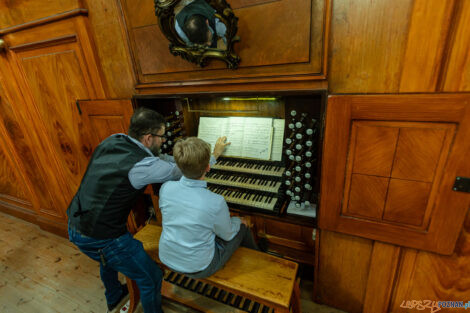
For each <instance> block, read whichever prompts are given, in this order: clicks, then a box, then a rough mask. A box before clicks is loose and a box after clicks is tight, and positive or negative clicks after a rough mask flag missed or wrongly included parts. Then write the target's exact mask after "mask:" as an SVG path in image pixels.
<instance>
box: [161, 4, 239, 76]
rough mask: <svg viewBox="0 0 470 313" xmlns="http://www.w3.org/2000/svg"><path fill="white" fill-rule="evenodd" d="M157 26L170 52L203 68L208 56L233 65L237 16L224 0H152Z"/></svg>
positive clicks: (236, 61)
mask: <svg viewBox="0 0 470 313" xmlns="http://www.w3.org/2000/svg"><path fill="white" fill-rule="evenodd" d="M155 14H156V15H157V17H158V21H159V25H160V29H161V30H162V32H163V33H164V35H165V36H166V38H167V39H168V40H169V41H170V52H171V53H172V54H173V55H175V56H177V55H179V56H181V57H182V58H183V59H185V60H188V61H190V62H193V63H196V64H198V65H199V66H201V67H203V66H205V65H207V63H208V60H209V59H211V58H215V59H219V60H223V61H225V62H226V63H227V66H228V67H229V68H236V67H237V66H238V64H239V63H240V57H238V56H237V55H236V54H235V53H234V52H233V44H234V43H235V42H237V41H239V40H240V38H239V37H238V36H236V32H237V22H238V18H237V17H236V16H235V15H234V14H233V11H232V9H231V8H230V6H229V4H228V3H227V2H226V1H225V0H155Z"/></svg>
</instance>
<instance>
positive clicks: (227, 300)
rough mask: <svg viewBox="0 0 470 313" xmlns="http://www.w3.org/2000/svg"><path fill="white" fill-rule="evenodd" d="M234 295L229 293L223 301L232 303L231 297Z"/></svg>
mask: <svg viewBox="0 0 470 313" xmlns="http://www.w3.org/2000/svg"><path fill="white" fill-rule="evenodd" d="M234 296H235V295H234V294H233V293H231V292H230V293H229V294H228V297H227V299H226V300H225V301H224V303H225V304H230V303H232V299H233V297H234Z"/></svg>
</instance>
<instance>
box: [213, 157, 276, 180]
mask: <svg viewBox="0 0 470 313" xmlns="http://www.w3.org/2000/svg"><path fill="white" fill-rule="evenodd" d="M212 168H213V169H220V170H226V171H236V172H242V173H251V174H259V175H268V176H277V177H282V174H283V173H284V169H285V168H284V166H283V165H282V163H281V162H273V161H262V160H248V159H238V158H227V157H225V158H222V157H221V158H220V159H219V160H218V161H217V163H216V164H215V165H214V166H212Z"/></svg>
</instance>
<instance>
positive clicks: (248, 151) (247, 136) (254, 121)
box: [242, 117, 273, 160]
mask: <svg viewBox="0 0 470 313" xmlns="http://www.w3.org/2000/svg"><path fill="white" fill-rule="evenodd" d="M272 133H273V119H272V118H269V117H253V118H247V119H246V120H245V131H244V134H243V151H242V152H243V153H242V154H243V156H244V157H247V158H257V159H264V160H269V158H270V156H271V144H272Z"/></svg>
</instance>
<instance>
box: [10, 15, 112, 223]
mask: <svg viewBox="0 0 470 313" xmlns="http://www.w3.org/2000/svg"><path fill="white" fill-rule="evenodd" d="M85 24H86V21H85V18H84V17H82V16H78V17H74V18H69V19H66V20H60V21H58V22H55V23H50V24H44V25H41V26H38V27H35V28H32V29H25V30H22V31H19V32H16V33H13V34H8V35H7V36H5V39H6V41H7V43H8V46H9V56H10V58H11V61H10V62H11V63H13V64H15V65H16V73H15V75H16V76H17V77H23V78H24V80H23V81H22V82H21V83H22V85H21V88H22V90H24V94H25V96H26V100H27V103H28V107H29V108H30V111H32V112H34V113H33V114H37V115H36V116H35V117H34V118H33V120H35V121H41V122H39V123H35V124H36V126H37V127H38V132H39V134H41V136H44V137H42V141H43V142H44V145H45V146H47V148H46V149H48V151H49V153H45V154H44V155H43V156H41V159H42V160H41V161H40V162H41V163H46V162H47V163H51V161H52V163H55V164H54V165H52V166H53V167H54V166H55V167H56V168H57V170H56V172H58V173H60V174H59V175H57V174H56V175H55V179H56V180H58V181H61V180H62V179H63V180H64V181H63V182H62V181H61V183H59V184H60V186H61V187H60V188H59V189H57V190H55V191H54V192H57V193H61V194H63V195H64V197H65V203H64V204H63V205H62V206H61V208H60V213H59V214H60V215H61V216H62V217H64V216H65V209H66V208H67V206H68V202H69V201H70V199H71V198H72V196H73V194H74V192H75V190H76V188H77V187H78V185H79V183H80V180H81V175H82V174H83V172H84V170H85V168H86V166H87V162H88V158H89V156H90V155H89V153H90V150H89V149H86V147H81V146H80V129H79V127H78V126H79V123H80V117H79V114H78V109H77V107H76V104H75V101H76V99H89V98H104V97H105V94H106V93H105V89H104V84H103V83H102V77H101V73H100V70H99V68H98V61H97V59H96V57H95V55H94V52H93V50H94V48H93V43H92V40H91V38H90V36H89V31H88V28H87V26H86V25H85ZM32 108H34V109H32ZM49 138H50V139H49ZM51 156H52V158H51Z"/></svg>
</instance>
